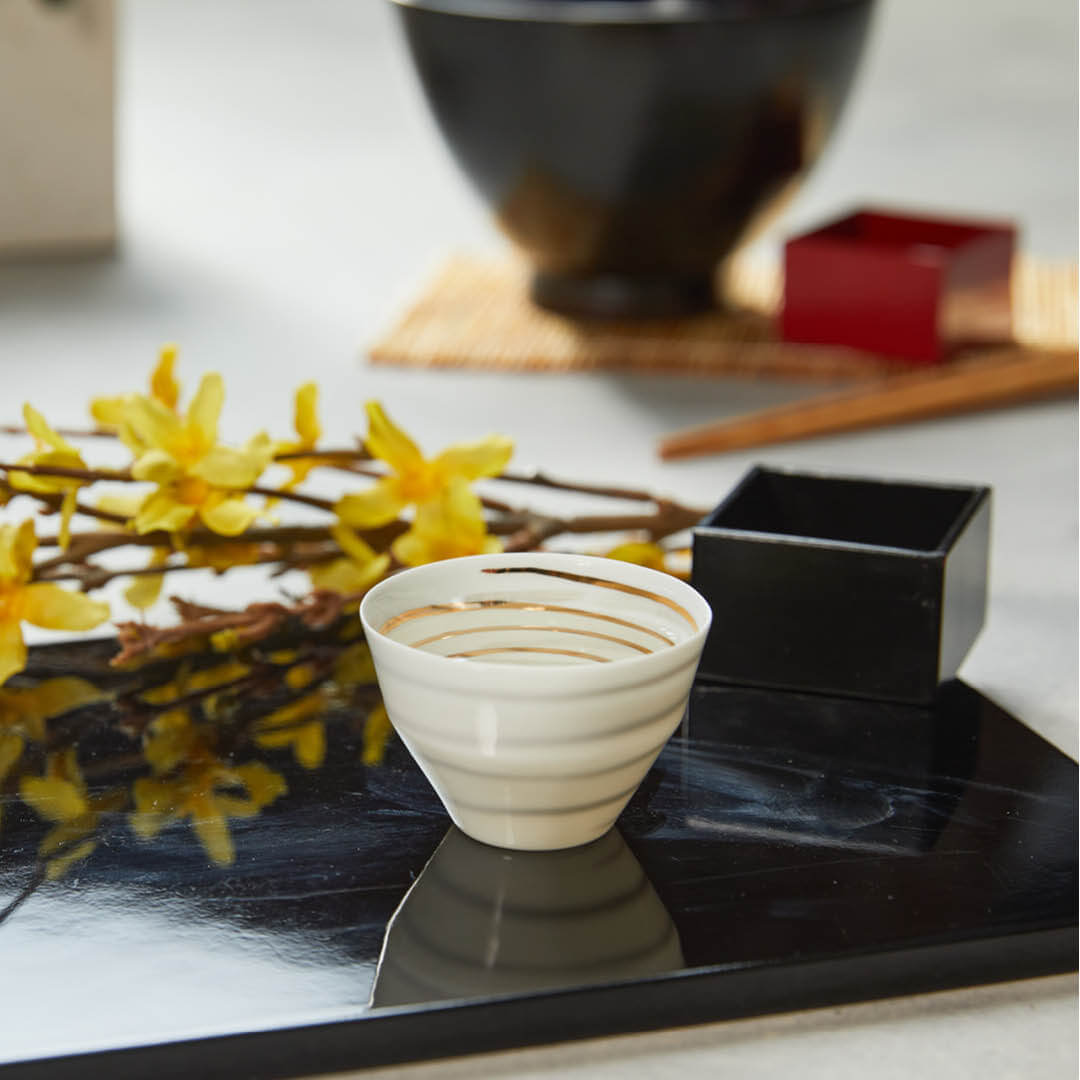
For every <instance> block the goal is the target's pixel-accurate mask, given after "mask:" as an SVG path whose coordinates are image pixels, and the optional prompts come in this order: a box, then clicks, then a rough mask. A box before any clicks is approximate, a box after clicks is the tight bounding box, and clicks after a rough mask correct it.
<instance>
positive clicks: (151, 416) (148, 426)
mask: <svg viewBox="0 0 1080 1080" xmlns="http://www.w3.org/2000/svg"><path fill="white" fill-rule="evenodd" d="M124 424H125V425H127V426H129V427H130V428H131V429H132V431H133V432H134V433H135V435H136V436H137V438H138V439H139V441H140V442H142V443H144V444H145V445H147V446H157V447H166V446H171V445H172V444H173V443H175V442H176V441H177V439H178V438H179V437H180V433H181V430H182V429H181V425H180V418H179V417H178V416H177V415H176V414H175V413H174V412H172V411H170V410H169V409H166V408H165V406H164V405H162V404H161V402H160V401H157V400H156V399H154V398H150V397H145V396H144V395H142V394H132V395H131V397H130V399H129V400H128V402H127V404H126V405H125V406H124Z"/></svg>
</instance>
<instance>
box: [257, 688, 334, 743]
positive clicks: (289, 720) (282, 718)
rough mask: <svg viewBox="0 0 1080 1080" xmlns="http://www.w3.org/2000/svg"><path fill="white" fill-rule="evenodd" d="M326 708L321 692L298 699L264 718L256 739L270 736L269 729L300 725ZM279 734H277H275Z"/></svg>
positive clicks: (260, 723)
mask: <svg viewBox="0 0 1080 1080" xmlns="http://www.w3.org/2000/svg"><path fill="white" fill-rule="evenodd" d="M325 708H326V699H325V698H324V697H323V694H322V692H321V691H318V690H316V691H315V693H313V694H306V695H305V696H304V697H302V698H298V699H297V700H296V701H290V702H289V704H288V705H283V706H282V707H281V708H280V709H275V710H274V711H273V712H272V713H268V714H267V715H266V716H264V717H263V718H262V719H261V720H260V721H259V725H258V729H257V730H258V735H257V736H256V738H262V737H263V736H264V735H265V734H268V733H269V732H267V729H273V728H281V727H287V726H289V725H293V724H296V723H298V722H299V721H300V720H305V719H307V718H308V717H309V716H317V715H319V713H321V712H322V711H323V710H324V709H325ZM274 734H275V735H276V734H278V733H277V732H275V733H274ZM266 745H268V746H269V745H278V746H280V745H281V744H280V742H279V743H267V744H266Z"/></svg>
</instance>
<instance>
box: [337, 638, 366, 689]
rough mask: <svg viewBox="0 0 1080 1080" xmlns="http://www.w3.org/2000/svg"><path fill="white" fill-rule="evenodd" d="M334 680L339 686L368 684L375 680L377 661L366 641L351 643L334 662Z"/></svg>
mask: <svg viewBox="0 0 1080 1080" xmlns="http://www.w3.org/2000/svg"><path fill="white" fill-rule="evenodd" d="M334 682H336V683H337V684H338V685H339V686H344V687H348V686H367V685H368V684H369V683H373V682H375V662H374V661H373V660H372V659H371V650H370V649H369V648H368V645H367V642H366V641H358V642H356V644H354V645H350V646H349V647H348V648H347V649H345V650H344V651H343V652H342V653H341V655H340V656H339V657H338V658H337V660H336V661H335V662H334Z"/></svg>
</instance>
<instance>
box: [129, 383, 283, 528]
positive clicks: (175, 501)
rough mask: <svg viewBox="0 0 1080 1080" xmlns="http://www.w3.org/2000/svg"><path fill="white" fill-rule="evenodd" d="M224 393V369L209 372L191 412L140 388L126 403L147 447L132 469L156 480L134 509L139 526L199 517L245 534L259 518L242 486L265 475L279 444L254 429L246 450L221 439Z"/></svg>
mask: <svg viewBox="0 0 1080 1080" xmlns="http://www.w3.org/2000/svg"><path fill="white" fill-rule="evenodd" d="M224 399H225V386H224V383H223V382H222V379H221V376H220V375H206V376H204V377H203V379H202V382H201V383H200V384H199V389H198V390H197V391H196V393H195V397H194V398H193V399H192V402H191V405H190V406H189V407H188V412H187V415H186V416H180V415H178V414H176V413H174V412H172V411H171V410H169V409H167V408H166V407H165V406H164V405H162V404H161V403H160V402H159V401H157V400H155V399H154V398H148V397H143V396H141V395H135V396H134V397H133V398H132V399H131V400H130V401H128V402H127V403H126V404H125V406H124V420H125V423H126V425H127V426H128V427H129V428H130V430H131V431H133V432H134V433H135V436H136V437H137V438H138V440H139V441H140V443H142V444H143V445H145V446H146V448H147V449H146V450H145V451H144V452H143V453H141V454H140V455H139V458H138V460H137V461H136V462H135V464H134V466H133V467H132V470H131V474H132V476H133V477H134V478H135V479H136V480H145V481H148V482H150V483H152V484H156V485H157V490H155V491H154V492H152V493H151V494H150V495H148V496H146V498H145V500H144V501H143V503H142V504H141V506H140V508H139V511H138V513H137V514H136V515H135V519H134V522H133V525H134V527H135V531H136V532H138V533H148V532H153V531H155V530H157V529H161V530H163V531H165V532H178V531H180V530H182V529H184V528H186V527H187V526H188V525H189V524H190V523H191V522H192V520H193V519H194V518H195V517H196V516H197V517H198V518H199V519H200V520H201V521H202V522H203V524H204V525H205V526H206V527H207V528H208V529H210V530H211V531H213V532H216V533H220V534H221V535H222V536H239V535H240V533H242V532H244V530H245V529H247V528H248V527H249V526H250V525H251V523H252V522H253V521H254V520H255V518H256V517H257V515H258V511H257V510H256V509H255V508H254V507H252V506H251V505H249V504H248V503H247V501H246V500H245V499H244V497H243V495H241V494H239V493H238V492H239V491H240V490H242V489H244V488H248V487H251V486H252V485H253V484H254V483H255V482H256V480H258V478H259V476H260V474H261V473H262V472H263V470H264V469H265V468H266V466H267V465H268V464H269V462H270V459H271V457H272V456H273V446H272V444H271V442H270V440H269V439H268V438H267V436H266V435H257V436H255V438H253V439H251V440H250V441H249V442H248V443H247V445H246V446H244V447H243V449H234V448H232V447H227V446H223V445H221V444H220V443H218V441H217V431H218V418H219V417H220V415H221V406H222V404H223V402H224Z"/></svg>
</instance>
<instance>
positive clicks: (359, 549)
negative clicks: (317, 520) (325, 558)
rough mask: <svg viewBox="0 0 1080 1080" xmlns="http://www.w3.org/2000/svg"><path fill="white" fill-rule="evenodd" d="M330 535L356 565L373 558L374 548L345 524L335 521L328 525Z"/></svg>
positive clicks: (363, 564)
mask: <svg viewBox="0 0 1080 1080" xmlns="http://www.w3.org/2000/svg"><path fill="white" fill-rule="evenodd" d="M330 535H331V536H332V537H333V538H334V539H335V540H336V541H337V542H338V546H339V547H340V548H341V550H342V551H343V552H345V554H346V555H348V557H349V558H350V559H352V560H353V562H355V563H357V564H358V565H360V566H366V565H367V564H368V563H369V562H371V560H372V559H374V558H375V549H374V548H373V547H372V546H371V545H370V544H369V543H368V542H367V541H366V540H365V539H364V538H363V537H361V536H357V535H356V533H354V532H353V531H352V529H350V528H349V527H348V526H347V525H344V524H343V523H341V522H336V523H335V524H333V525H331V526H330Z"/></svg>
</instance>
